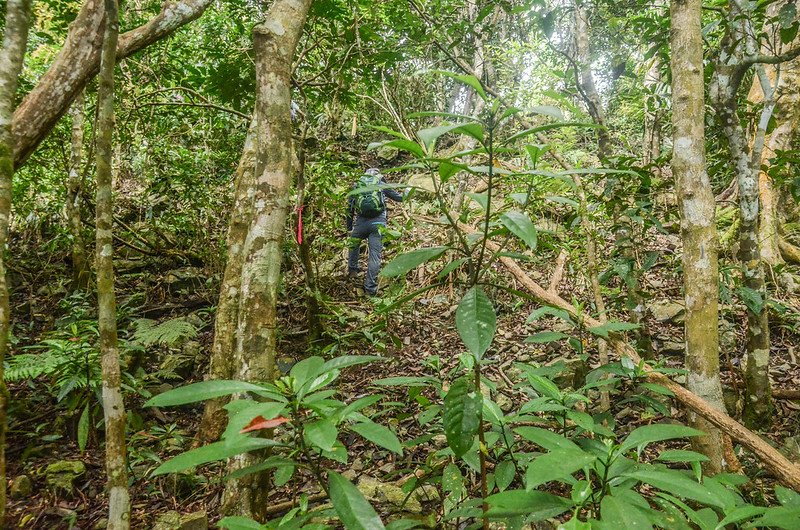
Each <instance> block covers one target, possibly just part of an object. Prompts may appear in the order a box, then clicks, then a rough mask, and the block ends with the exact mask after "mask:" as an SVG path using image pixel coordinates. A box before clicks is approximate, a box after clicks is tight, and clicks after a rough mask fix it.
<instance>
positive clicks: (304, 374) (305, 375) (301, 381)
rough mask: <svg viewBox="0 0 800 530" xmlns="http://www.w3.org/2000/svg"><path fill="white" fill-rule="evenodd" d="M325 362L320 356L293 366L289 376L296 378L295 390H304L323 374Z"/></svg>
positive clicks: (309, 358)
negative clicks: (303, 388) (304, 387)
mask: <svg viewBox="0 0 800 530" xmlns="http://www.w3.org/2000/svg"><path fill="white" fill-rule="evenodd" d="M324 365H325V360H324V359H323V358H322V357H319V356H316V355H315V356H313V357H308V358H306V359H303V360H302V361H300V362H299V363H296V364H295V365H294V366H292V369H291V370H289V375H290V376H292V377H294V384H295V390H297V389H300V388H302V387H303V386H305V385H306V384H307V383H309V382H310V381H313V380H314V379H316V378H317V377H318V376H319V375H320V374H322V372H323V370H322V367H323V366H324Z"/></svg>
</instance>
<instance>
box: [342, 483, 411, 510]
mask: <svg viewBox="0 0 800 530" xmlns="http://www.w3.org/2000/svg"><path fill="white" fill-rule="evenodd" d="M356 487H357V488H358V491H360V492H361V494H362V495H364V497H366V498H367V500H369V501H374V502H377V503H380V504H387V505H389V506H391V507H392V508H397V509H401V510H403V511H405V512H410V513H422V504H420V502H419V499H418V498H417V497H416V496H414V495H408V494H407V493H406V492H405V491H403V489H402V488H400V487H399V486H397V485H395V484H392V483H389V482H381V481H380V480H378V479H375V478H372V477H368V476H366V475H365V476H362V477H361V478H360V479H359V480H358V484H357V485H356ZM406 498H407V499H406Z"/></svg>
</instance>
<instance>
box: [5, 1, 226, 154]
mask: <svg viewBox="0 0 800 530" xmlns="http://www.w3.org/2000/svg"><path fill="white" fill-rule="evenodd" d="M211 3H212V1H211V0H181V1H178V2H165V3H164V4H163V5H162V7H161V12H160V13H159V14H158V15H156V16H155V17H154V18H153V19H152V20H150V21H149V22H148V23H147V24H144V25H143V26H140V27H138V28H136V29H133V30H131V31H128V32H125V33H124V34H122V35H120V36H119V41H118V48H117V58H116V60H121V59H124V58H125V57H128V56H130V55H132V54H134V53H135V52H137V51H139V50H141V49H142V48H144V47H146V46H149V45H150V44H152V43H154V42H156V41H158V40H160V39H163V38H164V37H166V36H168V35H170V34H172V33H173V32H174V31H175V30H176V29H178V28H180V27H181V26H183V25H185V24H187V23H189V22H191V21H192V20H195V19H196V18H198V17H199V16H200V15H201V14H203V12H204V11H205V10H206V8H207V7H208V6H209V5H211ZM104 28H105V22H104V11H103V1H101V0H86V2H85V3H84V4H83V7H81V10H80V12H79V13H78V16H77V17H76V18H75V20H74V21H73V22H72V24H70V27H69V33H68V34H67V39H66V41H65V42H64V46H63V47H62V48H61V51H60V52H59V53H58V56H57V57H56V59H55V60H54V61H53V64H52V65H51V66H50V68H48V70H47V72H45V74H44V75H43V76H42V77H41V79H40V80H39V82H38V84H37V85H36V87H34V89H33V90H31V92H30V93H29V94H28V95H27V96H25V98H24V99H23V100H22V103H20V105H19V107H18V108H17V110H16V112H14V141H15V147H14V167H15V168H18V167H20V166H21V165H22V164H23V163H24V162H25V160H26V159H27V158H28V156H30V154H31V153H32V152H33V151H34V150H35V149H36V147H37V146H38V145H39V143H41V141H42V140H43V139H44V138H45V136H47V134H48V133H49V132H50V130H51V129H52V128H53V126H54V125H55V124H56V122H57V121H58V119H59V118H60V117H61V116H62V115H63V114H64V113H65V112H66V111H67V109H68V108H69V106H70V104H71V103H72V101H73V100H74V99H75V96H77V95H78V93H79V92H80V91H81V90H83V88H84V87H85V86H86V84H87V83H88V82H89V81H90V80H91V79H92V77H94V75H95V74H97V72H98V70H99V68H100V48H101V47H102V42H103V35H104Z"/></svg>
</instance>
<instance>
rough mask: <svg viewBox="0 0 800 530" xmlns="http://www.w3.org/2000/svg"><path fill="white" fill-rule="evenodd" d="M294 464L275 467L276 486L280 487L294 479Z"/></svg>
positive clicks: (274, 478)
mask: <svg viewBox="0 0 800 530" xmlns="http://www.w3.org/2000/svg"><path fill="white" fill-rule="evenodd" d="M294 469H295V467H294V466H279V467H277V468H276V469H275V474H274V475H273V480H274V483H275V487H277V488H280V487H281V486H283V485H285V484H286V483H288V482H289V481H290V480H292V475H294Z"/></svg>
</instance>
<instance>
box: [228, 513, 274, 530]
mask: <svg viewBox="0 0 800 530" xmlns="http://www.w3.org/2000/svg"><path fill="white" fill-rule="evenodd" d="M217 524H219V527H220V528H225V529H227V530H263V528H264V527H263V526H262V525H261V523H259V522H256V521H253V520H252V519H249V518H247V517H239V516H231V517H225V518H224V519H222V520H221V521H220V522H219V523H217Z"/></svg>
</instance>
